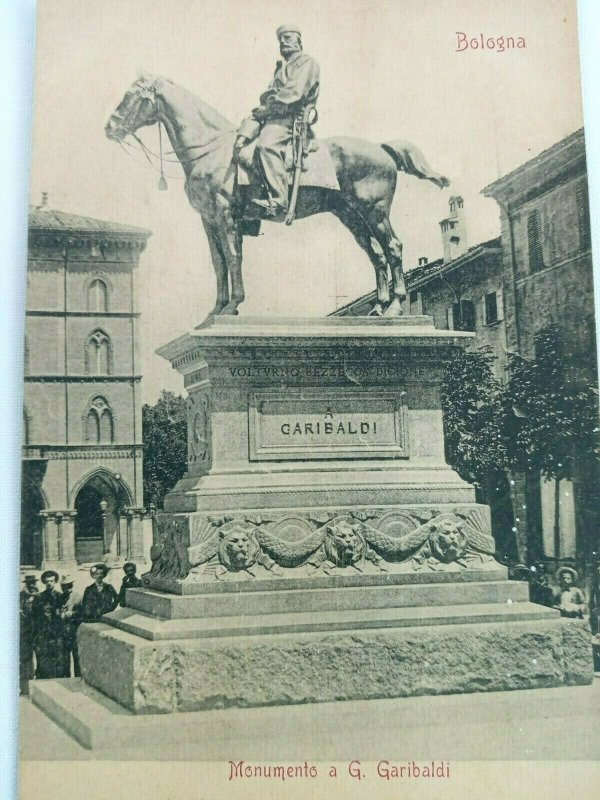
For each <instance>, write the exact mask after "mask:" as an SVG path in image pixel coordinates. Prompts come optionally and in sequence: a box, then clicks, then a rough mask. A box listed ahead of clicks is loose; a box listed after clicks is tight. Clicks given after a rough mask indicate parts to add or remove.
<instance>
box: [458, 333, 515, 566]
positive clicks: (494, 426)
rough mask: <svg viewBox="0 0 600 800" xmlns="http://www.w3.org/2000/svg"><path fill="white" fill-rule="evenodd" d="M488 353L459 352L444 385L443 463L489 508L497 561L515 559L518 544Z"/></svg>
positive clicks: (497, 389)
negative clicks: (473, 489)
mask: <svg viewBox="0 0 600 800" xmlns="http://www.w3.org/2000/svg"><path fill="white" fill-rule="evenodd" d="M493 362H494V355H493V353H492V351H491V350H490V348H488V347H484V348H480V349H479V350H459V351H457V352H456V353H455V354H454V355H453V356H452V358H451V359H450V361H449V362H448V364H447V365H446V370H445V374H444V380H443V383H442V410H443V420H444V439H445V447H446V460H447V461H448V463H449V464H450V466H451V467H453V469H455V470H456V471H457V472H458V474H459V475H460V476H461V478H463V479H464V480H466V481H468V482H469V483H471V484H473V485H474V486H475V488H476V490H477V499H478V500H479V501H481V502H483V503H486V504H487V505H489V506H490V511H491V517H492V531H493V534H494V539H495V540H496V547H497V553H498V557H499V558H503V559H507V560H509V561H514V560H515V559H517V542H516V536H515V527H514V525H515V522H514V513H513V505H512V499H511V494H510V487H509V484H508V478H507V474H506V469H507V454H506V447H505V437H504V431H503V428H502V421H503V418H502V390H501V386H500V384H499V383H498V381H497V380H496V379H495V377H494V372H493V369H492V365H493Z"/></svg>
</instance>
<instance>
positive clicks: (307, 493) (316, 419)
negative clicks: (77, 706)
mask: <svg viewBox="0 0 600 800" xmlns="http://www.w3.org/2000/svg"><path fill="white" fill-rule="evenodd" d="M469 336H470V334H465V333H461V332H455V331H437V330H435V328H434V327H433V325H432V322H431V320H429V319H428V318H425V317H419V318H417V317H413V318H403V319H399V320H386V319H370V318H369V319H368V320H367V319H365V320H356V319H350V318H335V319H334V318H330V319H327V320H252V319H250V320H247V319H246V320H243V319H242V320H237V319H235V320H232V319H222V318H216V319H215V320H214V321H213V323H212V324H211V325H209V326H207V327H206V328H202V329H199V330H195V331H193V332H192V333H190V334H187V335H186V336H183V337H181V338H180V339H178V340H176V341H175V342H172V343H171V344H170V345H167V346H166V347H165V348H163V349H162V350H161V354H162V355H164V356H165V357H166V358H168V359H169V360H171V362H172V363H173V365H174V366H175V367H176V368H177V369H178V370H180V372H182V374H183V375H184V381H185V385H186V389H187V391H188V394H189V397H188V436H189V463H188V472H187V474H186V475H185V476H184V477H183V478H182V479H181V481H179V483H178V484H177V486H176V487H175V488H174V490H173V491H172V492H170V493H169V495H168V496H167V498H166V499H165V511H164V513H161V514H159V515H158V516H157V518H156V524H155V536H154V545H153V553H152V567H151V569H150V571H149V572H148V573H146V575H144V576H143V581H144V586H143V588H140V589H131V590H128V591H127V600H126V602H127V607H126V608H121V609H118V610H116V611H114V612H113V613H111V614H109V615H107V616H106V617H104V620H103V622H102V623H100V624H92V625H82V626H81V628H80V631H79V651H80V662H81V672H82V676H83V679H84V681H85V684H86V686H87V687H91V689H90V690H92V689H93V690H96V691H98V692H100V693H101V695H102V696H103V697H106V698H110V700H111V701H114V702H115V703H117V704H118V707H119V708H122V709H124V710H127V713H130V714H136V715H152V714H163V715H164V714H171V713H175V712H184V711H185V712H189V713H192V714H193V713H194V712H205V713H207V712H208V711H209V710H210V709H223V708H232V709H234V708H249V707H260V706H277V705H294V704H305V703H325V702H330V701H336V700H367V699H375V698H397V697H409V696H417V695H425V694H431V695H441V694H450V693H467V692H479V691H502V690H507V689H527V688H540V687H558V686H568V685H574V684H584V683H590V682H591V680H592V677H593V672H592V653H591V643H590V636H589V632H588V630H587V629H586V628H585V626H584V625H583V624H582V623H580V622H578V621H575V620H566V619H562V618H561V617H560V615H559V613H558V611H556V610H553V609H548V608H545V607H542V606H537V605H534V604H532V603H530V602H529V598H528V586H527V585H526V584H525V583H520V582H515V581H509V580H507V572H506V569H505V567H503V566H501V565H500V564H499V563H498V562H497V561H496V560H495V558H494V554H495V542H494V539H493V537H492V535H491V528H490V516H489V509H488V508H487V507H486V506H483V505H479V504H477V503H476V502H475V490H474V489H473V487H472V486H470V485H469V484H467V483H465V482H464V481H463V480H461V479H460V477H459V476H458V475H457V474H456V472H454V470H452V469H451V467H450V466H449V465H448V464H447V463H446V461H445V458H444V446H443V441H444V440H443V420H442V401H441V386H442V381H443V376H444V370H445V365H446V364H447V363H448V359H449V358H451V356H452V354H453V352H454V351H455V350H456V348H458V347H461V346H462V345H464V344H465V339H466V338H469ZM40 691H41V690H40ZM36 693H37V694H38V695H39V691H38V690H37V689H36ZM55 694H56V697H54V698H50V699H48V700H47V703H48V704H49V705H53V707H56V704H57V703H58V704H59V705H60V703H61V702H62V701H61V700H60V698H61V697H63V699H64V696H65V695H64V693H61V690H60V689H57V690H56V692H55ZM40 696H41V695H40ZM57 698H58V699H57ZM69 713H71V712H69ZM153 724H154V723H153Z"/></svg>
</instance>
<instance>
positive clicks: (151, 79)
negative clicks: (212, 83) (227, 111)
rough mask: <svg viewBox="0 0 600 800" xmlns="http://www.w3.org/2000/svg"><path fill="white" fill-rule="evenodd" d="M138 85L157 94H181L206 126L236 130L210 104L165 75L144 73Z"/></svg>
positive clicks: (138, 80) (139, 77) (139, 78)
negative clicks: (166, 92)
mask: <svg viewBox="0 0 600 800" xmlns="http://www.w3.org/2000/svg"><path fill="white" fill-rule="evenodd" d="M136 84H137V85H138V86H140V88H143V89H148V90H149V91H152V92H156V93H157V94H161V93H163V92H164V91H165V90H167V89H171V90H172V91H175V92H177V93H178V94H180V95H181V96H182V98H185V100H186V102H187V104H188V105H189V106H190V107H191V108H192V109H193V110H194V111H195V112H196V113H197V114H198V115H199V116H200V117H201V118H202V120H203V122H204V123H205V124H208V125H210V127H212V128H215V129H216V130H235V126H234V125H232V123H231V122H230V121H229V120H228V119H226V118H225V117H224V116H223V115H222V114H220V113H219V112H218V111H217V110H216V109H214V108H213V107H212V106H209V105H208V103H205V102H204V100H201V99H200V98H199V97H198V96H197V95H195V94H194V93H193V92H191V91H190V90H189V89H186V88H185V87H184V86H181V85H180V84H177V83H175V82H174V81H172V80H171V79H170V78H167V77H165V76H164V75H153V74H151V73H148V72H142V73H140V75H139V76H138V79H137V81H136Z"/></svg>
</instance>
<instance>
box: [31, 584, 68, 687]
mask: <svg viewBox="0 0 600 800" xmlns="http://www.w3.org/2000/svg"><path fill="white" fill-rule="evenodd" d="M62 606H63V596H62V594H60V592H57V591H55V590H54V589H45V590H44V591H43V592H40V594H38V595H36V597H34V599H33V601H32V604H31V619H32V625H33V646H34V650H35V658H36V662H37V665H36V670H35V677H36V678H62V677H63V673H64V649H65V648H64V629H63V620H62Z"/></svg>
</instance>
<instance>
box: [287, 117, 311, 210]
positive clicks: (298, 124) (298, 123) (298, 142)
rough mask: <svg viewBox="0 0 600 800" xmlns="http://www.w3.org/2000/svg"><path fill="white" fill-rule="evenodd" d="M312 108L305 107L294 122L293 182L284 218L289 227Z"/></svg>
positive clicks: (296, 197) (296, 199)
mask: <svg viewBox="0 0 600 800" xmlns="http://www.w3.org/2000/svg"><path fill="white" fill-rule="evenodd" d="M311 110H312V106H306V107H305V108H304V110H303V111H302V114H301V115H299V116H298V117H296V119H295V120H294V129H295V130H294V133H295V136H294V180H293V183H292V196H291V197H290V204H289V206H288V212H287V214H286V216H285V224H286V225H291V224H292V222H293V221H294V217H295V215H296V203H297V201H298V189H299V188H300V177H301V176H302V164H303V161H304V158H305V156H306V148H307V142H306V134H307V128H308V117H309V115H310V112H311Z"/></svg>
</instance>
